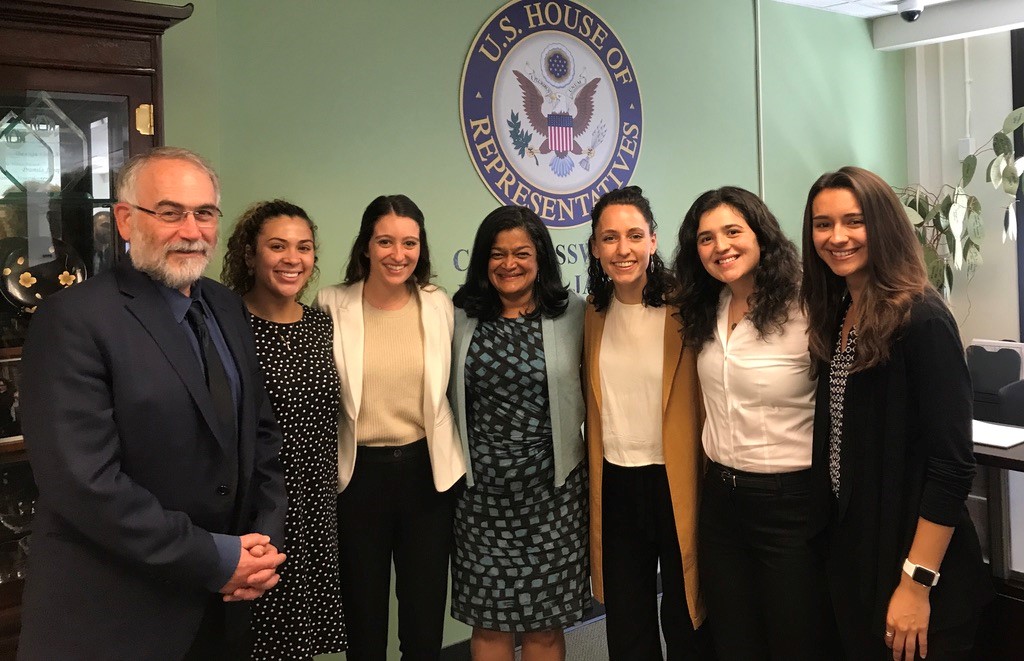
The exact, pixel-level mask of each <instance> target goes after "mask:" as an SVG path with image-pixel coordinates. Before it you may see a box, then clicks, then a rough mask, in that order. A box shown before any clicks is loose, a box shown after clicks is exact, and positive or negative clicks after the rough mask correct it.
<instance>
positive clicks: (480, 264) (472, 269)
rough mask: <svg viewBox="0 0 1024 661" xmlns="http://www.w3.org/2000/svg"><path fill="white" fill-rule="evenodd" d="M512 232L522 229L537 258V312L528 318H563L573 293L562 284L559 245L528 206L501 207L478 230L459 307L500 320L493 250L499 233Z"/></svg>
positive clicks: (456, 298) (458, 294)
mask: <svg viewBox="0 0 1024 661" xmlns="http://www.w3.org/2000/svg"><path fill="white" fill-rule="evenodd" d="M511 229H522V230H523V231H524V232H526V234H527V235H528V236H529V237H530V240H531V241H532V242H533V247H534V250H535V251H536V256H537V279H536V280H534V282H533V303H534V306H535V307H534V310H533V312H531V313H530V314H528V315H526V316H527V318H530V319H536V318H537V317H539V316H544V317H547V318H549V319H553V318H555V317H558V316H560V315H561V314H562V313H563V312H565V308H566V307H567V306H568V305H569V292H568V290H567V288H566V287H565V285H563V284H562V269H561V268H560V267H559V266H558V259H557V258H556V256H555V246H554V244H553V243H552V242H551V235H550V234H549V233H548V230H547V228H546V227H544V223H543V222H541V220H540V218H539V217H538V216H537V214H536V213H534V212H533V211H531V210H530V209H527V208H526V207H516V206H505V207H498V208H497V209H495V210H494V211H492V212H491V213H489V214H487V217H486V218H484V220H483V222H482V223H480V227H479V228H478V229H477V231H476V238H475V239H474V240H473V252H472V253H470V256H469V267H468V268H467V269H466V282H465V283H464V284H463V285H462V286H461V287H459V290H458V291H457V292H455V295H454V296H452V303H454V305H455V307H457V308H461V309H463V310H465V311H466V316H468V317H474V318H477V319H480V320H482V321H489V320H493V319H497V318H498V317H499V316H500V315H501V312H502V303H501V298H500V297H499V295H498V291H497V290H496V289H495V288H494V285H493V284H491V280H490V278H489V277H488V272H489V270H490V259H491V248H492V247H493V246H494V241H495V239H496V238H497V236H498V234H500V233H501V232H504V231H507V230H511Z"/></svg>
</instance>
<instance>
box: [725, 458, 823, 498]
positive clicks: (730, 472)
mask: <svg viewBox="0 0 1024 661" xmlns="http://www.w3.org/2000/svg"><path fill="white" fill-rule="evenodd" d="M708 476H709V477H710V478H711V479H713V480H715V481H716V482H717V481H721V482H722V484H725V485H727V486H730V487H732V488H733V489H758V490H760V491H783V490H785V489H787V488H790V487H802V486H806V485H807V484H808V483H809V482H810V479H811V469H810V468H805V469H803V470H799V471H792V472H787V473H751V472H749V471H741V470H737V469H735V468H730V467H728V466H723V465H722V464H720V463H718V462H715V461H712V462H710V463H709V465H708Z"/></svg>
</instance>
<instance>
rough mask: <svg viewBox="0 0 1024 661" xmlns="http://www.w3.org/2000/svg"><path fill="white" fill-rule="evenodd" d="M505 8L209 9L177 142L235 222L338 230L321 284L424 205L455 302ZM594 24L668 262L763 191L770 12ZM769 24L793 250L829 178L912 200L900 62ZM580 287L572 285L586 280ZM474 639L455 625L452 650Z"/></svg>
mask: <svg viewBox="0 0 1024 661" xmlns="http://www.w3.org/2000/svg"><path fill="white" fill-rule="evenodd" d="M162 1H163V2H165V3H171V2H172V0H162ZM500 4H502V3H499V2H494V3H485V2H480V1H479V0H439V1H438V2H433V3H424V2H413V1H411V0H392V1H388V2H379V1H372V0H291V1H289V2H281V1H280V0H195V5H196V9H195V13H194V15H193V17H192V18H190V19H189V20H188V21H186V22H185V23H183V24H181V25H179V26H177V27H175V28H172V29H171V30H170V31H169V32H168V33H167V35H166V36H165V38H164V61H165V99H166V104H165V105H166V107H165V120H166V127H167V128H166V137H167V142H168V144H177V145H182V146H186V147H190V148H193V149H196V150H197V151H199V152H201V153H204V154H206V155H207V156H209V157H210V158H211V159H212V160H213V161H214V164H215V165H216V166H217V168H218V169H219V171H220V174H221V176H222V179H223V188H224V197H223V207H224V210H225V212H226V216H227V217H228V218H233V217H235V216H237V214H238V213H239V212H240V211H241V210H242V209H243V208H244V207H245V206H246V205H247V204H249V203H250V202H252V201H255V200H257V199H265V198H268V197H273V196H283V197H287V198H290V199H291V200H293V201H295V202H296V203H298V204H300V205H302V206H304V207H305V208H306V209H307V210H308V211H309V212H310V214H311V215H312V216H313V217H314V219H315V220H316V221H317V222H318V223H319V225H320V229H321V251H320V266H321V269H322V276H321V284H330V283H333V282H335V281H337V280H338V278H339V275H340V273H341V270H342V268H343V266H344V262H345V259H346V256H347V254H348V251H349V247H350V245H351V241H352V238H353V237H354V234H355V229H356V227H357V226H358V221H359V217H360V214H361V212H362V209H363V208H364V207H365V206H366V204H367V203H368V202H369V201H370V200H371V199H372V198H374V197H375V196H377V195H379V194H381V193H396V192H404V193H406V194H408V195H409V196H411V197H412V198H413V199H414V200H416V202H417V203H418V204H419V205H420V207H421V208H422V209H423V211H424V213H425V214H426V217H427V227H428V230H429V232H430V245H431V252H432V254H433V255H434V256H435V263H434V267H435V271H436V272H437V274H438V282H439V283H440V284H441V285H442V286H444V287H445V288H447V289H448V290H449V291H450V292H451V291H454V290H455V288H457V286H458V284H459V283H460V282H461V275H460V273H459V272H458V271H457V270H456V269H455V267H454V266H453V264H452V255H453V253H454V252H455V251H456V250H457V249H459V248H466V247H469V245H470V243H471V241H472V235H473V232H474V231H475V228H476V226H477V224H478V223H479V221H480V220H481V219H482V218H483V217H484V215H486V213H487V212H488V211H490V210H491V209H492V208H494V207H495V206H496V205H497V202H496V201H495V199H494V198H493V197H491V195H490V194H489V193H488V192H487V190H486V189H485V188H484V186H483V184H482V183H481V182H480V180H479V178H478V176H477V174H476V172H475V170H474V169H473V167H472V164H471V162H470V160H469V157H468V155H467V153H466V148H465V146H464V143H463V139H462V136H461V133H460V128H459V127H460V123H459V116H458V95H459V81H460V78H461V75H462V67H463V63H464V61H465V57H466V51H467V49H468V47H469V45H470V42H471V41H472V39H473V37H474V36H475V35H476V33H477V31H478V30H479V28H480V26H481V25H482V24H483V23H484V22H485V20H486V19H487V18H488V17H489V15H490V14H491V13H492V12H493V11H494V10H496V9H497V8H498V7H499V6H500ZM588 4H589V6H590V7H591V8H592V9H593V10H594V11H595V12H596V13H598V14H599V15H600V16H602V17H603V18H604V19H605V20H606V21H607V22H608V23H609V24H610V26H611V27H612V28H613V29H614V30H615V32H616V33H617V35H618V36H619V38H620V39H621V40H622V42H623V43H624V45H625V47H626V49H627V51H628V53H629V56H630V58H631V59H632V61H633V65H634V69H635V71H636V75H637V79H638V82H639V85H640V87H641V92H642V96H643V103H644V114H645V117H644V129H645V133H646V137H645V140H644V143H643V148H642V153H641V156H640V161H639V164H638V166H637V170H636V175H635V176H634V178H633V180H632V183H636V184H639V185H640V186H642V187H643V188H644V189H645V190H646V191H647V192H648V194H649V195H650V198H651V200H652V203H653V206H654V209H655V212H656V214H657V216H658V218H659V220H660V223H661V232H660V235H661V246H662V252H663V254H664V255H665V256H666V257H668V256H670V255H671V252H672V250H673V249H674V247H675V243H676V241H675V232H676V230H677V228H678V223H679V220H680V219H681V218H682V216H683V214H684V213H685V211H686V209H687V208H688V206H689V204H690V203H691V202H692V200H693V199H694V198H695V197H696V196H697V195H698V194H699V193H701V192H702V191H704V190H706V189H708V188H711V187H716V186H721V185H724V184H736V185H740V186H744V187H747V188H750V189H752V190H756V189H757V160H756V133H755V96H754V84H755V72H754V4H753V2H752V1H751V0H714V1H705V2H692V1H689V2H679V1H678V0H649V1H646V2H643V3H627V2H622V1H621V0H618V1H617V0H589V3H588ZM760 11H761V17H762V56H763V60H762V79H763V100H764V106H763V109H764V128H765V135H764V144H765V163H766V198H767V201H768V202H769V204H770V206H771V207H772V208H773V209H774V210H775V211H776V213H777V215H778V216H779V218H780V220H781V221H782V224H783V226H784V227H785V228H786V230H787V231H788V232H789V234H790V235H791V236H793V237H794V238H796V237H798V232H799V225H800V216H801V214H802V210H803V205H804V198H805V196H806V191H807V189H808V187H809V186H810V184H811V183H812V182H813V181H814V179H815V178H816V177H817V176H818V175H820V174H821V173H822V172H823V171H825V170H826V169H835V168H837V167H839V166H841V165H844V164H847V163H854V164H858V165H862V166H865V167H868V168H871V169H875V170H876V171H878V172H879V173H880V174H881V175H882V176H884V177H886V178H888V179H889V180H890V181H892V182H893V183H900V182H903V181H905V180H906V146H905V145H906V138H905V132H906V130H905V111H904V82H903V55H902V54H898V53H897V54H892V53H877V52H875V51H873V50H872V49H871V40H870V34H869V30H868V26H867V23H866V22H865V21H862V20H860V19H854V18H849V17H843V16H838V15H834V14H828V13H825V12H820V11H814V10H809V9H805V8H800V7H794V6H791V5H784V4H780V3H776V2H770V1H767V0H764V1H762V2H760ZM230 225H231V223H230V222H227V223H225V227H224V228H223V230H222V231H223V233H224V234H226V233H228V232H230V229H231V227H230ZM224 234H222V236H223V235H224ZM588 235H589V228H576V229H571V230H560V231H557V232H555V233H554V239H555V242H556V243H575V242H581V241H586V238H587V236H588ZM565 269H566V273H565V275H566V279H567V280H570V279H572V278H573V276H574V275H576V274H582V273H584V271H585V267H584V266H583V265H582V264H573V265H566V266H565ZM219 270H220V269H219V264H218V265H217V268H215V269H213V268H212V269H211V271H212V272H219ZM393 628H394V627H392V629H393ZM467 632H468V629H467V628H465V627H462V626H461V625H457V624H454V623H451V625H450V626H449V629H448V631H447V640H448V641H452V640H458V639H460V638H464V637H465V636H466V635H467ZM396 649H397V648H396Z"/></svg>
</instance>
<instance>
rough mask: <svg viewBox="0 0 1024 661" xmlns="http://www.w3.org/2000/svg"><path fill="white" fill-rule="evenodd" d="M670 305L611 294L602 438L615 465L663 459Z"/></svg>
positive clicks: (604, 340) (602, 367)
mask: <svg viewBox="0 0 1024 661" xmlns="http://www.w3.org/2000/svg"><path fill="white" fill-rule="evenodd" d="M667 311H668V306H662V307H660V308H649V307H646V306H645V305H643V304H642V303H637V304H636V305H626V304H625V303H620V302H619V301H617V300H615V297H614V296H613V297H612V300H611V303H610V304H609V306H608V312H607V317H606V318H605V322H604V333H603V334H602V336H601V353H600V358H599V359H598V360H599V363H598V373H599V375H600V378H601V443H602V445H603V447H604V458H605V459H607V460H608V462H609V463H612V464H615V465H616V466H649V465H651V464H664V463H665V451H664V449H663V445H662V438H661V418H662V411H661V396H662V392H661V391H662V371H663V370H664V362H665V314H667Z"/></svg>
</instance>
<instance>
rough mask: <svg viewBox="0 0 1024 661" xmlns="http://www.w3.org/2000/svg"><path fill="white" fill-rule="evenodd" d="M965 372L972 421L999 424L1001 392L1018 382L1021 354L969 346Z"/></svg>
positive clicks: (1009, 350) (1012, 351) (1006, 350)
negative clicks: (971, 398)
mask: <svg viewBox="0 0 1024 661" xmlns="http://www.w3.org/2000/svg"><path fill="white" fill-rule="evenodd" d="M967 368H968V369H969V370H970V372H971V383H972V384H973V387H974V418H975V419H976V420H986V421H988V422H1001V421H1002V420H1001V417H1002V412H1001V404H1000V388H1002V387H1003V386H1007V385H1009V384H1011V383H1014V382H1017V381H1019V380H1020V376H1021V374H1020V354H1019V353H1018V352H1016V351H1014V350H1013V349H999V350H997V351H989V350H988V349H985V348H984V347H980V346H977V345H973V344H972V345H971V346H969V347H967Z"/></svg>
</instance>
